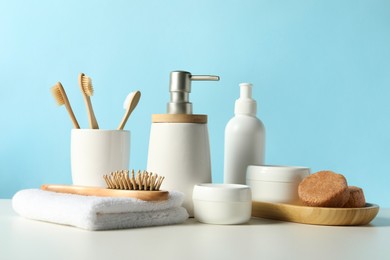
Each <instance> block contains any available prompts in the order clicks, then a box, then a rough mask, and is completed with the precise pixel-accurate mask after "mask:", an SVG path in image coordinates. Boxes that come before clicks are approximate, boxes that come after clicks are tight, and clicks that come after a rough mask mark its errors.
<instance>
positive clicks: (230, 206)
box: [192, 183, 252, 225]
mask: <svg viewBox="0 0 390 260" xmlns="http://www.w3.org/2000/svg"><path fill="white" fill-rule="evenodd" d="M192 199H193V203H194V215H195V219H196V220H198V221H199V222H203V223H208V224H222V225H226V224H242V223H245V222H248V221H249V219H250V218H251V214H252V194H251V190H250V188H249V187H248V186H246V185H241V184H211V183H207V184H197V185H195V186H194V191H193V195H192Z"/></svg>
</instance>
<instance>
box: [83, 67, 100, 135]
mask: <svg viewBox="0 0 390 260" xmlns="http://www.w3.org/2000/svg"><path fill="white" fill-rule="evenodd" d="M79 85H80V88H81V93H82V94H83V97H84V101H85V105H86V107H87V112H88V119H89V126H90V128H92V129H99V125H98V123H97V121H96V117H95V114H94V112H93V108H92V103H91V98H90V97H91V96H92V95H93V86H92V80H91V78H90V77H88V76H86V75H85V74H84V73H80V75H79Z"/></svg>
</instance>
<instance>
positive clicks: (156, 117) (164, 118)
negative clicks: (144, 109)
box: [152, 114, 207, 124]
mask: <svg viewBox="0 0 390 260" xmlns="http://www.w3.org/2000/svg"><path fill="white" fill-rule="evenodd" d="M152 123H194V124H207V115H194V114H153V115H152Z"/></svg>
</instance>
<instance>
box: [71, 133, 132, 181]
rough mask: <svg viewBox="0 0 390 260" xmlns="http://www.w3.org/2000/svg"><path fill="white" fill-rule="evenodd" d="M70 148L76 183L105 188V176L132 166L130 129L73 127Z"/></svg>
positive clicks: (73, 175) (73, 177)
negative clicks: (130, 163)
mask: <svg viewBox="0 0 390 260" xmlns="http://www.w3.org/2000/svg"><path fill="white" fill-rule="evenodd" d="M70 150H71V152H70V153H71V169H72V182H73V184H74V185H82V186H96V187H106V186H107V185H106V183H105V181H104V179H103V175H105V174H109V173H110V172H113V171H117V170H126V169H128V168H129V162H130V131H126V130H101V129H72V132H71V149H70Z"/></svg>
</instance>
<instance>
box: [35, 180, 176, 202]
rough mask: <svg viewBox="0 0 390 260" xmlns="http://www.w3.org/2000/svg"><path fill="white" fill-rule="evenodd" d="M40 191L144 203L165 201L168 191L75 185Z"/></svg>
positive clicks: (51, 187) (46, 186)
mask: <svg viewBox="0 0 390 260" xmlns="http://www.w3.org/2000/svg"><path fill="white" fill-rule="evenodd" d="M41 190H45V191H53V192H59V193H69V194H77V195H83V196H97V197H122V198H136V199H140V200H145V201H161V200H167V199H168V195H169V192H168V191H146V190H145V191H144V190H116V189H106V188H100V187H87V186H76V185H59V184H43V185H42V186H41Z"/></svg>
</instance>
